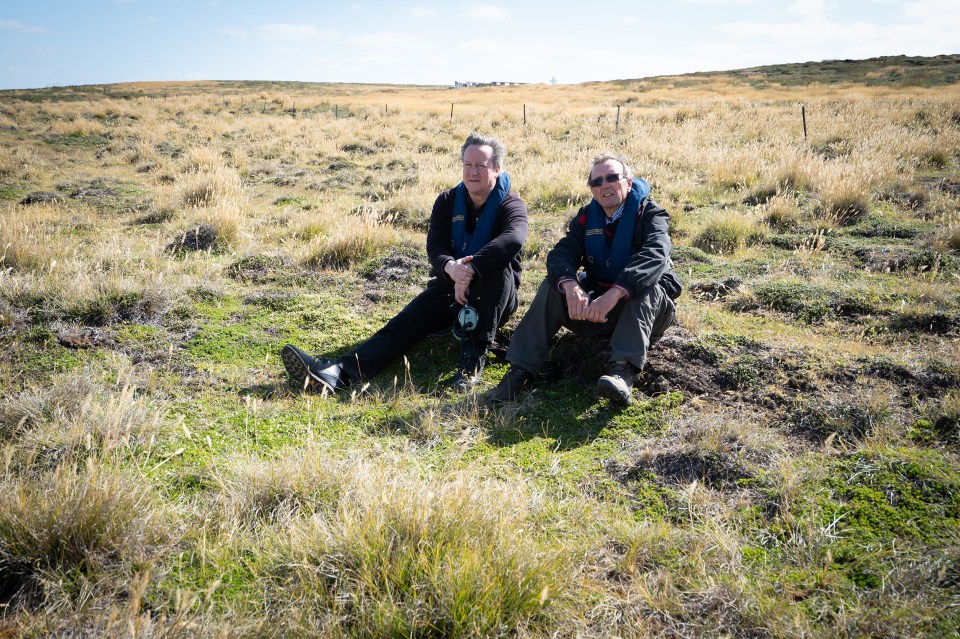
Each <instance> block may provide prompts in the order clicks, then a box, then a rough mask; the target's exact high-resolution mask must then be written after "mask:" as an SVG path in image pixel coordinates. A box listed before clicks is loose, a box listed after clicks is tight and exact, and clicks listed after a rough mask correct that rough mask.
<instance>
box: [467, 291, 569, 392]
mask: <svg viewBox="0 0 960 639" xmlns="http://www.w3.org/2000/svg"><path fill="white" fill-rule="evenodd" d="M566 318H567V311H566V306H565V304H564V300H563V296H562V295H561V294H560V292H559V291H557V289H556V288H555V287H554V286H552V285H551V284H550V283H549V282H548V281H546V280H544V282H543V283H542V284H540V288H539V289H537V295H536V296H535V297H534V298H533V302H531V303H530V308H528V309H527V312H526V313H525V314H524V316H523V319H521V320H520V324H518V325H517V329H516V330H515V331H514V332H513V337H511V338H510V347H509V348H508V349H507V361H508V362H510V369H509V370H508V371H507V373H506V374H505V375H504V376H503V379H501V380H500V383H499V384H498V385H497V386H496V388H493V389H491V390H490V391H489V392H488V393H487V395H486V397H487V399H489V400H490V401H494V402H506V401H510V400H512V399H514V398H515V397H516V396H517V393H519V392H520V391H522V390H524V389H526V388H529V387H530V386H531V385H532V383H533V378H534V377H535V376H536V374H537V373H539V372H540V369H541V368H543V363H544V362H545V361H546V360H547V355H548V354H549V353H550V341H551V340H552V339H553V336H554V335H556V334H557V331H559V330H560V327H561V326H563V324H564V321H565V320H566Z"/></svg>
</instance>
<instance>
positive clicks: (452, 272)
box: [443, 255, 477, 304]
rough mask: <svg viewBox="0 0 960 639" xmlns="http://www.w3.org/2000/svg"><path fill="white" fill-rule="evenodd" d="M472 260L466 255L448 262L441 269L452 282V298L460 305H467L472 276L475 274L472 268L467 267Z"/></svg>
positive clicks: (470, 256) (471, 257)
mask: <svg viewBox="0 0 960 639" xmlns="http://www.w3.org/2000/svg"><path fill="white" fill-rule="evenodd" d="M472 260H473V256H472V255H467V256H466V257H463V258H460V259H459V260H450V261H449V262H447V263H446V264H445V265H444V267H443V270H444V271H446V273H447V275H449V276H450V279H451V280H453V297H454V299H456V300H457V302H459V303H460V304H466V303H467V297H468V296H469V295H470V282H472V281H473V276H474V275H476V274H477V272H476V271H475V270H473V267H472V266H470V265H469V264H470V262H471V261H472Z"/></svg>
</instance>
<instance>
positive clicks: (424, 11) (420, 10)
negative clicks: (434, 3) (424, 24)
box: [410, 7, 439, 20]
mask: <svg viewBox="0 0 960 639" xmlns="http://www.w3.org/2000/svg"><path fill="white" fill-rule="evenodd" d="M410 15H412V16H413V17H414V18H424V19H426V20H430V19H432V18H436V17H437V15H439V11H437V10H436V9H428V8H426V7H412V8H411V9H410Z"/></svg>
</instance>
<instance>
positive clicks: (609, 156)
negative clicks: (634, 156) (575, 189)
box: [587, 151, 633, 185]
mask: <svg viewBox="0 0 960 639" xmlns="http://www.w3.org/2000/svg"><path fill="white" fill-rule="evenodd" d="M607 160H613V161H615V162H619V163H620V166H622V167H623V177H625V178H627V179H630V180H632V179H633V170H632V169H631V168H630V165H629V164H627V158H625V157H623V156H622V155H620V154H619V153H611V152H610V151H604V152H603V153H601V154H599V155H597V156H596V157H595V158H593V160H592V161H591V163H590V170H589V171H587V184H588V185H589V184H590V176H591V175H592V174H593V169H595V168H596V166H597V165H598V164H601V163H603V162H606V161H607Z"/></svg>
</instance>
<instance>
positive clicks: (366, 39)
mask: <svg viewBox="0 0 960 639" xmlns="http://www.w3.org/2000/svg"><path fill="white" fill-rule="evenodd" d="M347 42H349V43H350V44H355V45H358V46H361V47H371V48H377V49H394V50H398V51H429V50H431V49H433V44H432V43H430V42H428V41H427V40H424V39H422V38H418V37H416V36H411V35H406V34H403V33H368V34H365V35H361V36H354V37H352V38H348V39H347Z"/></svg>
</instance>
